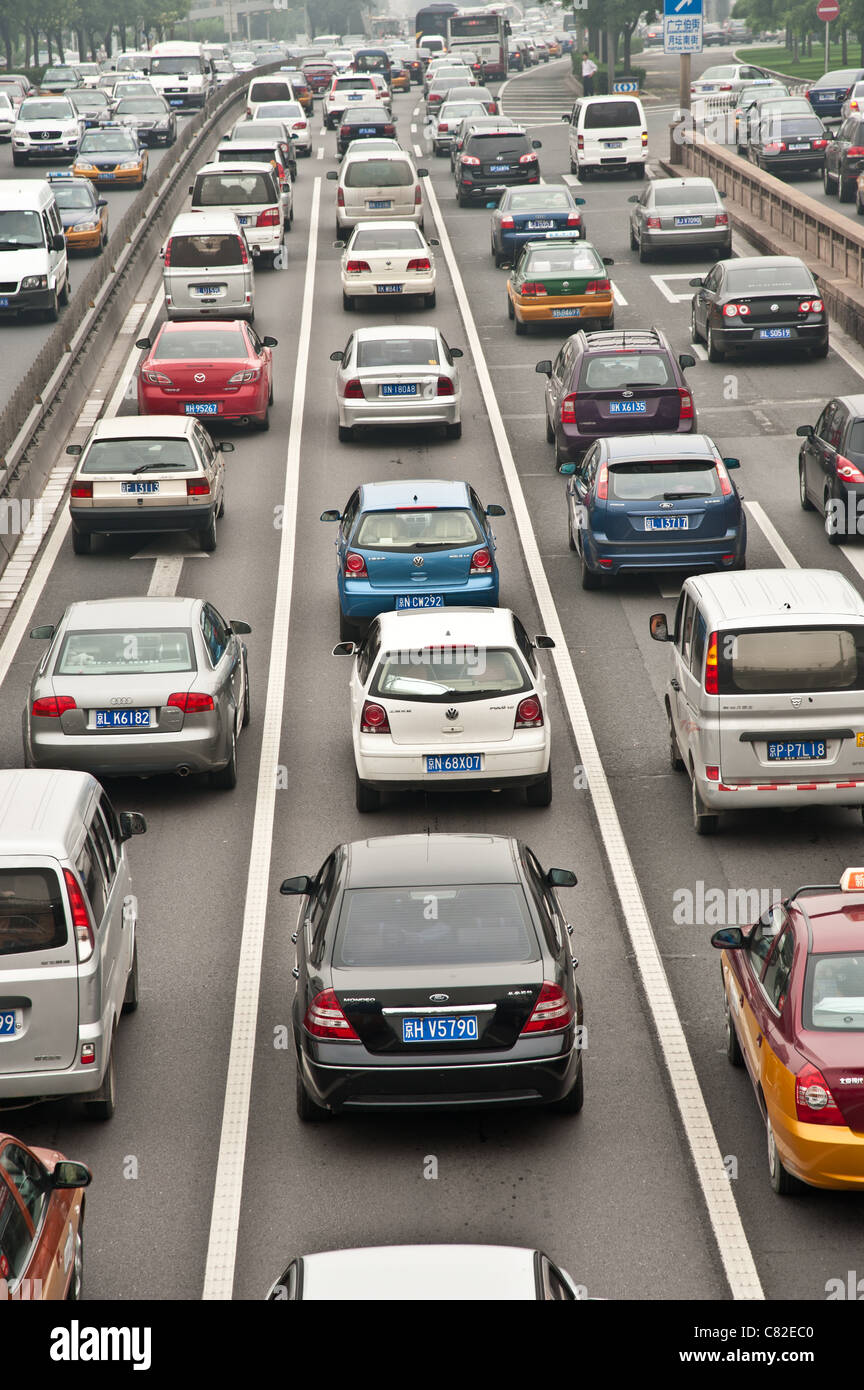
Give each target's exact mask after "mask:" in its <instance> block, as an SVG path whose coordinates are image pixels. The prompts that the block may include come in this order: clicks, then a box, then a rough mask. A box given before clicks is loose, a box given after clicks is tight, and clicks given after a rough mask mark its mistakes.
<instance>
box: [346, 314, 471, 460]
mask: <svg viewBox="0 0 864 1390" xmlns="http://www.w3.org/2000/svg"><path fill="white" fill-rule="evenodd" d="M461 356H462V349H461V348H451V347H449V346H448V344H447V342H446V341H445V339H444V336H443V334H442V333H439V331H438V329H437V328H431V327H425V326H424V327H420V326H418V327H414V328H399V327H396V326H393V325H391V326H390V327H388V328H359V329H357V331H356V332H355V333H352V335H351V337H350V338H349V340H348V345H347V347H345V348H344V350H342V351H338V352H331V354H330V360H331V362H337V363H338V364H339V365H338V366H337V368H336V403H337V407H338V411H339V439H340V441H341V442H342V443H343V444H345V443H347V442H348V441H349V440H351V439H353V437H354V430H355V428H356V427H357V426H358V425H368V426H382V425H385V426H386V425H391V426H392V425H395V426H400V425H436V424H440V425H443V426H444V428H445V431H446V434H447V438H448V439H458V438H459V437H460V435H461V434H462V388H461V385H460V381H459V369H458V367H457V366H456V361H455V359H456V358H458V357H461Z"/></svg>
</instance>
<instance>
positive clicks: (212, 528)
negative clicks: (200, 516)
mask: <svg viewBox="0 0 864 1390" xmlns="http://www.w3.org/2000/svg"><path fill="white" fill-rule="evenodd" d="M198 542H199V544H200V546H201V549H202V550H203V551H206V553H207V554H208V555H212V554H213V551H214V550H215V549H216V512H215V510H214V512H213V515H212V516H211V518H210V520H209V522H208V524H207V525H206V526H205V527H204V530H203V531H199V532H198Z"/></svg>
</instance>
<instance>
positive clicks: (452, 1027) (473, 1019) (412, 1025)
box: [402, 1014, 478, 1043]
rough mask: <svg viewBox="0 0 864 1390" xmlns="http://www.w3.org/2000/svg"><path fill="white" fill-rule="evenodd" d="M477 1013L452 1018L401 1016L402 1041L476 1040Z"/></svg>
mask: <svg viewBox="0 0 864 1390" xmlns="http://www.w3.org/2000/svg"><path fill="white" fill-rule="evenodd" d="M477 1037H478V1031H477V1015H476V1014H457V1015H456V1016H455V1017H454V1018H403V1020H402V1041H403V1043H436V1042H476V1041H477Z"/></svg>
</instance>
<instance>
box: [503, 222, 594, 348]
mask: <svg viewBox="0 0 864 1390" xmlns="http://www.w3.org/2000/svg"><path fill="white" fill-rule="evenodd" d="M613 264H614V262H613V260H612V257H611V256H601V255H600V253H599V252H598V251H597V250H596V249H595V248H594V247H593V246H592V245H591V244H590V243H589V242H587V241H584V240H583V239H582V238H581V237H579V236H573V235H572V234H571V235H570V236H569V237H568V238H566V239H565V238H561V239H559V240H550V239H548V238H544V239H543V240H541V241H526V242H525V243H524V244H523V246H522V248H521V250H520V251H519V254H518V258H517V260H516V264H515V265H514V267H513V270H512V271H511V273H510V275H509V277H508V279H507V317H508V318H509V319H511V320H512V322H513V328H514V330H515V331H516V333H519V334H523V333H526V332H527V330H528V326H529V324H534V323H552V322H557V321H558V320H560V319H564V320H569V321H571V322H572V320H573V319H576V318H578V319H580V320H582V321H584V320H588V321H589V322H591V323H592V324H593V325H594V326H595V327H601V328H612V327H613V326H614V322H615V300H614V297H613V293H612V282H611V281H610V280H609V278H608V276H607V274H606V268H607V266H610V265H613Z"/></svg>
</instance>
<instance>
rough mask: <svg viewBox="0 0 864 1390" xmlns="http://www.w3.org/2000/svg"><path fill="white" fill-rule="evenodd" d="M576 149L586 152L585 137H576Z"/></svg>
mask: <svg viewBox="0 0 864 1390" xmlns="http://www.w3.org/2000/svg"><path fill="white" fill-rule="evenodd" d="M576 148H577V149H580V150H584V148H585V136H584V135H577V136H576Z"/></svg>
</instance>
